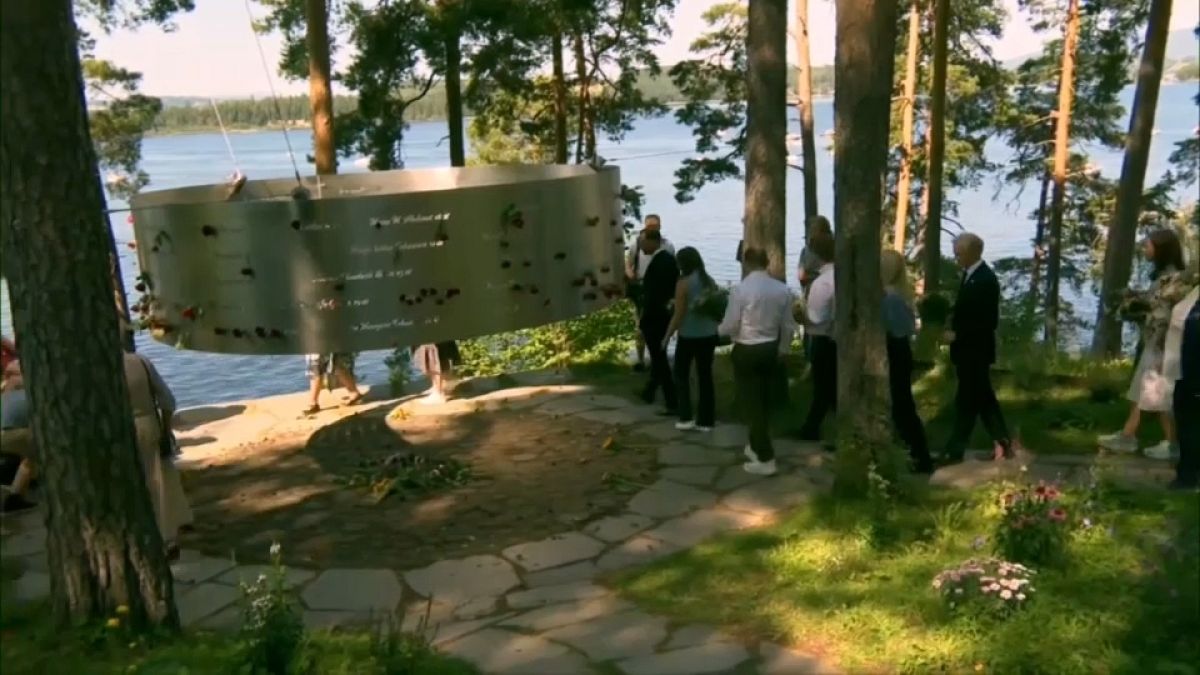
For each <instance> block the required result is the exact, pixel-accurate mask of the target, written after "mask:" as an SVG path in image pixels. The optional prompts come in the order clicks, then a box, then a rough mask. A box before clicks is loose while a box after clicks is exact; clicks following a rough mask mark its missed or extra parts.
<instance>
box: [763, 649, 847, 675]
mask: <svg viewBox="0 0 1200 675" xmlns="http://www.w3.org/2000/svg"><path fill="white" fill-rule="evenodd" d="M758 653H759V654H760V655H761V656H762V663H761V665H759V672H760V673H762V674H763V675H834V674H835V673H837V672H838V671H837V670H836V669H834V668H831V667H830V666H828V665H826V664H825V663H823V662H822V661H821V660H820V659H816V658H813V657H811V656H806V655H804V654H802V653H800V652H798V651H795V650H793V649H787V648H786V647H780V646H779V645H773V644H770V643H766V644H763V645H761V646H760V647H759V648H758Z"/></svg>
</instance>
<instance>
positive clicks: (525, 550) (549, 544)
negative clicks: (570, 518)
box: [503, 532, 604, 572]
mask: <svg viewBox="0 0 1200 675" xmlns="http://www.w3.org/2000/svg"><path fill="white" fill-rule="evenodd" d="M603 550H604V544H602V543H600V542H599V541H596V540H595V539H592V538H591V537H589V536H587V535H583V534H580V533H578V532H567V533H565V534H556V535H554V536H552V537H548V538H546V539H542V540H541V541H534V542H529V543H527V544H517V545H516V546H509V547H508V548H506V549H504V552H503V555H504V557H505V558H508V559H509V560H511V561H513V562H515V563H516V564H518V565H520V566H521V567H522V568H524V569H525V570H527V571H529V572H537V571H538V570H544V569H547V568H550V567H558V566H560V565H565V564H567V563H573V562H578V561H580V560H585V559H587V558H594V557H595V556H597V555H599V553H600V551H603Z"/></svg>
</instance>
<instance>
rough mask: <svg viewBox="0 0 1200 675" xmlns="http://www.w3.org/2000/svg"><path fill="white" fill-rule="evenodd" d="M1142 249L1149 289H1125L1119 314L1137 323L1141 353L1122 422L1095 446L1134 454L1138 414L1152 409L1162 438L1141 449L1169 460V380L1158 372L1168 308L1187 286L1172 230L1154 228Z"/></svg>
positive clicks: (1171, 440) (1172, 445)
mask: <svg viewBox="0 0 1200 675" xmlns="http://www.w3.org/2000/svg"><path fill="white" fill-rule="evenodd" d="M1142 253H1143V255H1145V256H1146V259H1147V260H1149V261H1150V263H1151V264H1152V265H1153V270H1152V272H1151V273H1150V279H1151V284H1150V287H1149V288H1148V289H1146V290H1143V291H1134V290H1129V291H1126V294H1125V299H1124V300H1123V301H1122V302H1121V313H1122V315H1123V316H1124V317H1126V318H1127V319H1129V320H1133V321H1137V322H1139V323H1140V324H1141V331H1142V351H1141V355H1140V356H1139V357H1138V362H1137V368H1136V369H1135V370H1134V373H1133V381H1132V382H1131V383H1130V385H1129V393H1128V395H1127V398H1128V399H1129V401H1130V402H1131V404H1130V406H1129V416H1128V417H1126V418H1125V426H1124V427H1123V428H1122V429H1121V430H1120V431H1119V432H1117V433H1115V434H1110V435H1107V436H1101V437H1100V438H1099V444H1100V447H1102V448H1105V449H1107V450H1112V451H1114V452H1137V450H1138V441H1137V431H1138V426H1140V424H1141V421H1142V412H1151V413H1158V415H1159V420H1160V421H1161V422H1162V428H1163V436H1164V438H1163V440H1162V441H1161V442H1159V443H1158V444H1157V445H1153V446H1150V447H1148V448H1146V449H1145V450H1144V451H1143V452H1144V453H1145V454H1146V456H1147V457H1151V458H1153V459H1170V458H1171V456H1172V455H1173V454H1175V453H1176V452H1177V450H1176V444H1177V440H1176V437H1175V425H1174V424H1173V422H1172V419H1171V401H1172V394H1173V393H1174V387H1175V383H1174V382H1172V381H1170V380H1169V379H1168V378H1167V377H1166V376H1165V375H1164V374H1163V353H1164V348H1165V343H1166V339H1167V328H1168V326H1169V324H1170V322H1171V310H1172V308H1174V306H1175V305H1176V304H1177V303H1178V302H1179V301H1180V300H1182V299H1183V298H1184V296H1186V295H1187V294H1188V292H1189V291H1190V290H1191V286H1189V285H1188V283H1187V280H1186V278H1185V276H1186V275H1185V273H1184V270H1185V269H1186V266H1185V264H1184V260H1183V246H1182V245H1181V244H1180V243H1179V235H1178V234H1176V233H1175V231H1174V230H1167V229H1163V230H1156V231H1154V232H1151V233H1150V236H1149V237H1147V238H1146V240H1145V242H1143V244H1142Z"/></svg>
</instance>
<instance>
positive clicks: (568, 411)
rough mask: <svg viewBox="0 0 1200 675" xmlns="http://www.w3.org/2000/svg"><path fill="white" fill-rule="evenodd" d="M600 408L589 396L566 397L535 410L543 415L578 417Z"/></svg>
mask: <svg viewBox="0 0 1200 675" xmlns="http://www.w3.org/2000/svg"><path fill="white" fill-rule="evenodd" d="M599 407H600V406H599V405H598V404H596V403H593V402H592V401H589V400H588V397H587V396H564V397H562V398H555V399H551V400H549V401H547V402H546V403H543V404H542V405H540V406H538V407H536V408H534V409H533V411H534V412H535V413H538V414H541V415H553V416H559V415H576V414H578V413H581V412H584V411H586V410H595V409H597V408H599Z"/></svg>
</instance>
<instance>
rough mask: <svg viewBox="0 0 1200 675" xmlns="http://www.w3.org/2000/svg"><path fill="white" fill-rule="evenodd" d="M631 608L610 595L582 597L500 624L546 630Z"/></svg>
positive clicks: (529, 612) (515, 617)
mask: <svg viewBox="0 0 1200 675" xmlns="http://www.w3.org/2000/svg"><path fill="white" fill-rule="evenodd" d="M629 609H633V605H632V604H631V603H629V602H627V601H625V600H619V599H617V598H616V597H613V596H610V595H603V596H598V597H594V598H584V599H583V600H576V601H574V602H563V603H558V604H554V605H547V606H545V607H541V608H538V609H534V610H531V611H528V612H525V613H524V614H518V615H516V616H514V617H512V618H511V619H506V620H505V621H504V622H503V623H502V624H501V625H504V626H513V627H516V628H523V629H525V630H531V631H546V630H550V629H551V628H558V627H559V626H568V625H570V624H573V623H581V622H584V621H590V620H592V619H596V618H598V617H601V616H608V615H610V614H616V613H618V612H624V611H626V610H629Z"/></svg>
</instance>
